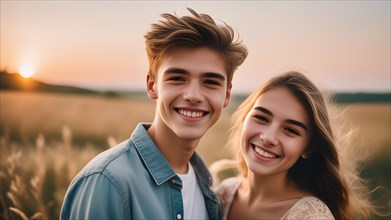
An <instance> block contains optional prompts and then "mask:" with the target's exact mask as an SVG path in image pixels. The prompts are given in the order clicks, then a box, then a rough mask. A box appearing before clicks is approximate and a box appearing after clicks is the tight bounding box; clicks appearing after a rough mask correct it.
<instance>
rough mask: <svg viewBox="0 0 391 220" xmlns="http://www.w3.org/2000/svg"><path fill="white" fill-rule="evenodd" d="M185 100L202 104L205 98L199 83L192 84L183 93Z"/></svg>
mask: <svg viewBox="0 0 391 220" xmlns="http://www.w3.org/2000/svg"><path fill="white" fill-rule="evenodd" d="M183 98H184V99H185V100H186V101H189V102H194V103H198V102H202V101H203V98H204V97H203V95H202V91H201V88H200V86H199V84H198V83H197V82H192V83H190V84H189V85H188V86H187V88H186V89H185V91H184V93H183Z"/></svg>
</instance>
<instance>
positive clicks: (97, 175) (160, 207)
mask: <svg viewBox="0 0 391 220" xmlns="http://www.w3.org/2000/svg"><path fill="white" fill-rule="evenodd" d="M149 126H150V125H147V124H139V125H138V126H137V128H136V129H135V131H134V132H133V134H132V136H131V138H130V139H128V140H126V141H124V142H122V143H120V144H118V145H117V146H116V147H114V148H111V149H109V150H107V151H105V152H102V153H101V154H99V155H98V156H96V157H95V158H94V159H93V160H91V161H90V162H89V163H88V164H87V165H86V166H85V167H84V168H83V169H82V170H81V171H80V173H79V174H78V175H77V176H76V177H75V179H74V180H73V181H72V183H71V185H70V186H69V188H68V191H67V193H66V195H65V198H64V203H63V205H62V208H61V214H60V219H182V218H183V216H184V215H183V202H182V193H181V189H182V182H181V179H180V178H179V177H178V176H177V175H176V174H175V172H174V171H173V170H172V168H171V166H170V165H169V164H168V162H167V161H166V159H165V158H164V156H163V155H162V154H161V153H160V151H159V149H158V148H157V147H156V145H155V144H154V142H153V141H152V139H151V138H150V136H149V135H148V133H147V129H148V127H149ZM190 162H191V164H192V165H193V167H194V171H195V173H196V176H197V180H198V183H199V185H200V188H201V191H202V193H203V195H204V199H205V204H206V209H207V212H208V216H209V219H220V209H219V203H218V200H217V197H216V195H215V194H214V193H213V192H212V191H211V190H210V188H209V186H210V185H211V184H212V177H211V175H210V173H209V171H208V170H207V168H206V166H205V164H204V163H203V162H202V160H201V158H200V157H199V156H198V155H197V153H194V154H193V156H192V158H191V159H190Z"/></svg>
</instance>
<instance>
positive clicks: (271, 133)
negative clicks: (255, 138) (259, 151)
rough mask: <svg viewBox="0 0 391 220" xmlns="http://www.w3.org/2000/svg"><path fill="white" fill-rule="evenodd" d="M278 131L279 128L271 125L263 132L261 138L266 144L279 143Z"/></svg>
mask: <svg viewBox="0 0 391 220" xmlns="http://www.w3.org/2000/svg"><path fill="white" fill-rule="evenodd" d="M277 132H278V131H277V129H274V128H273V127H271V126H270V127H268V128H265V129H264V130H263V131H262V132H261V134H260V138H261V140H262V141H263V143H264V144H265V145H270V146H275V145H277V144H278V137H277Z"/></svg>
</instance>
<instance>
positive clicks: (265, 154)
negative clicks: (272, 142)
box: [255, 147, 277, 159]
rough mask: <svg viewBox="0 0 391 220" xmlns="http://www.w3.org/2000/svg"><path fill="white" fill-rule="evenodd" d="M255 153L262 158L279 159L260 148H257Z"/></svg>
mask: <svg viewBox="0 0 391 220" xmlns="http://www.w3.org/2000/svg"><path fill="white" fill-rule="evenodd" d="M255 151H256V152H257V153H258V154H260V155H262V156H264V157H266V158H270V159H274V158H277V155H275V154H272V153H269V152H266V151H264V150H262V149H261V148H259V147H255Z"/></svg>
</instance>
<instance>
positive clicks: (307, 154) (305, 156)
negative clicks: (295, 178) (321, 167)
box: [301, 151, 311, 159]
mask: <svg viewBox="0 0 391 220" xmlns="http://www.w3.org/2000/svg"><path fill="white" fill-rule="evenodd" d="M310 156H311V152H309V151H306V152H304V153H303V154H302V155H301V157H302V158H303V159H307V158H308V157H310Z"/></svg>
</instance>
